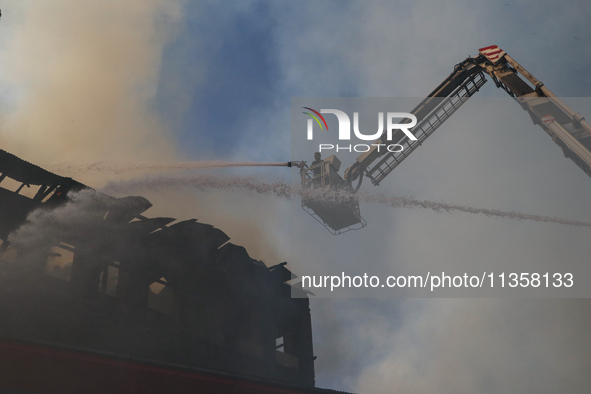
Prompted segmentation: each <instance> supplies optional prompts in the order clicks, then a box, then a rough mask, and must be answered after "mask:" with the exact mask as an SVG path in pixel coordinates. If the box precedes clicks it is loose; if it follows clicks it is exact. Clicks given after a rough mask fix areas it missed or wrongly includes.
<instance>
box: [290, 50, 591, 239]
mask: <svg viewBox="0 0 591 394" xmlns="http://www.w3.org/2000/svg"><path fill="white" fill-rule="evenodd" d="M486 74H487V75H488V76H489V77H490V78H491V79H492V81H493V82H494V83H495V85H496V86H497V87H498V88H501V89H503V90H504V91H505V92H507V93H508V94H509V95H510V96H511V97H513V98H514V99H515V101H516V102H517V103H518V104H519V105H520V106H521V108H522V109H523V110H524V111H526V112H527V113H528V114H529V116H530V117H531V119H532V121H533V123H534V124H537V125H538V126H540V127H541V128H542V129H543V130H544V131H545V132H546V133H548V135H550V137H551V138H552V141H554V142H555V143H556V144H557V145H558V146H560V148H561V149H562V151H563V153H564V156H565V157H567V158H569V159H571V160H572V161H573V162H574V163H575V164H576V165H577V166H579V167H580V168H581V169H582V170H583V171H584V172H585V173H586V174H587V175H589V176H591V125H590V124H589V123H588V122H587V121H586V120H585V118H583V117H582V116H581V115H580V114H579V113H577V112H575V111H574V110H572V109H571V108H570V107H569V106H567V105H566V104H565V103H564V102H563V101H562V100H560V99H559V98H558V97H556V95H554V93H552V92H551V91H550V90H549V89H548V88H547V87H545V86H544V84H543V83H542V82H540V81H539V80H538V79H536V78H535V77H534V76H533V75H531V74H530V73H529V72H528V71H527V70H526V69H524V68H523V67H522V66H521V65H520V64H519V63H517V62H516V61H515V60H514V59H513V58H512V57H511V56H509V55H508V54H507V53H505V51H503V50H502V49H501V48H499V47H498V46H496V45H492V46H489V47H485V48H480V49H479V54H478V56H476V57H469V58H467V59H465V60H464V61H462V62H461V63H459V64H457V65H456V66H455V67H454V70H453V72H452V73H451V74H450V75H449V76H448V77H447V78H446V79H445V80H444V81H443V82H442V83H441V84H440V85H439V86H437V88H435V90H433V91H432V92H431V93H430V94H429V95H428V96H427V97H426V98H425V99H424V100H422V101H421V102H420V103H419V104H418V105H417V106H416V107H415V108H414V109H413V110H412V111H411V112H410V113H411V114H413V115H414V116H415V117H416V118H417V120H418V122H417V124H416V126H414V127H413V128H412V129H411V130H412V134H413V135H414V136H415V137H416V140H412V139H410V138H409V137H408V136H407V134H406V133H404V132H403V131H402V130H394V131H393V133H392V138H391V139H390V140H388V139H387V133H386V131H384V132H383V134H382V135H381V136H380V138H379V139H378V140H376V141H375V142H374V143H373V144H372V145H371V148H370V149H369V150H368V151H367V152H364V153H362V154H361V155H359V157H357V159H356V161H355V162H354V163H353V165H351V166H350V167H349V168H347V169H346V170H345V172H344V178H341V177H340V175H338V173H337V172H338V170H339V168H340V161H339V160H338V159H337V158H336V157H335V156H330V157H329V158H327V159H326V160H324V161H323V162H322V163H320V164H317V165H315V166H310V167H308V166H307V165H306V164H305V163H304V162H302V163H301V165H300V174H301V182H302V208H304V210H305V211H307V212H308V213H310V214H311V215H312V216H313V217H314V218H315V219H316V220H318V221H319V222H320V223H321V224H323V225H324V226H325V227H326V228H327V229H328V230H329V231H330V232H332V233H333V234H341V233H343V232H346V231H349V230H353V229H359V228H362V227H365V225H366V222H365V220H364V219H363V218H362V217H361V215H360V211H359V201H358V199H357V195H356V194H355V193H356V192H357V191H358V190H359V188H360V186H361V182H362V180H363V177H366V178H368V179H369V180H370V181H371V182H372V184H374V185H375V186H377V185H379V184H380V183H381V182H382V181H383V180H384V178H386V177H387V176H388V175H389V174H390V173H391V172H392V171H394V169H395V168H396V167H398V165H400V163H402V161H403V160H404V159H405V158H407V157H408V156H409V155H410V154H411V153H412V152H414V150H415V149H417V148H418V147H419V146H420V145H421V144H422V143H423V142H424V141H425V140H426V139H427V138H428V137H429V136H430V135H431V134H433V132H435V130H437V129H438V128H439V127H440V126H441V125H442V124H443V123H444V122H445V121H446V120H447V119H449V118H450V117H451V115H452V114H453V113H455V112H456V111H457V110H458V109H459V108H460V107H461V106H462V105H463V104H464V103H465V102H466V101H467V100H468V99H469V98H470V97H472V96H473V95H474V94H475V93H476V92H477V91H478V90H480V88H481V87H482V86H483V85H484V84H485V83H486V81H487V79H486V76H485V75H486ZM524 79H525V80H524ZM526 81H527V82H526ZM528 82H529V83H528ZM384 144H385V145H390V144H397V145H400V146H402V149H395V150H394V151H393V152H389V151H388V150H385V149H379V147H380V146H384ZM355 181H357V185H356V186H353V182H355Z"/></svg>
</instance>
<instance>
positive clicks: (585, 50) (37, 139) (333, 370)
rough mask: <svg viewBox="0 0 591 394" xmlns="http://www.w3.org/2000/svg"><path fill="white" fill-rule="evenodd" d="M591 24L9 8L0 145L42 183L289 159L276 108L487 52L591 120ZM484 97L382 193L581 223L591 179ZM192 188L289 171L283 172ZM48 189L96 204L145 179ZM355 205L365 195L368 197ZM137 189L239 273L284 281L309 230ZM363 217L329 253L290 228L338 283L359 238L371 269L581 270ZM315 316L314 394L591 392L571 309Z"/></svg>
mask: <svg viewBox="0 0 591 394" xmlns="http://www.w3.org/2000/svg"><path fill="white" fill-rule="evenodd" d="M590 14H591V4H590V3H589V2H588V1H583V0H581V1H549V0H538V1H533V0H531V1H513V0H505V1H503V2H490V1H457V0H452V1H446V2H435V1H420V0H419V1H412V2H411V1H408V2H398V1H385V0H384V1H343V0H335V1H298V2H287V1H240V2H236V1H234V2H215V1H181V0H177V1H175V0H126V1H125V2H114V1H105V0H87V1H84V2H80V1H74V0H35V1H32V0H31V1H26V0H25V1H24V0H18V1H16V0H14V1H4V2H3V4H2V19H1V20H0V82H1V83H0V144H1V145H2V146H1V147H2V148H3V149H5V150H7V151H9V152H12V153H15V154H17V155H21V156H22V157H23V158H25V159H26V160H29V161H31V162H34V163H35V164H38V165H42V166H52V165H58V164H63V163H66V164H90V163H95V162H100V161H107V162H109V161H133V162H149V161H155V160H169V161H171V160H203V159H219V160H236V161H238V160H239V161H245V160H248V161H273V162H276V161H287V160H290V157H291V149H290V141H291V136H290V104H291V98H292V97H334V96H355V97H423V96H424V95H426V94H427V93H429V92H430V91H431V90H432V89H433V88H434V87H436V86H437V85H438V84H439V83H440V82H441V81H442V80H443V79H444V78H445V77H446V76H447V75H448V74H449V73H450V72H451V71H452V70H453V66H454V65H455V64H456V63H458V62H460V61H461V60H463V59H465V58H466V57H468V56H474V55H476V54H477V51H478V48H480V47H484V46H488V45H492V44H497V45H499V46H500V47H502V48H503V49H504V50H505V51H506V52H507V53H509V54H510V55H511V56H513V58H515V59H516V60H517V61H518V62H520V63H521V64H522V65H523V66H524V67H525V68H526V69H528V71H530V72H531V73H533V74H534V75H535V76H536V77H537V78H538V79H540V80H541V81H543V82H544V84H545V85H546V86H547V87H549V88H550V89H551V90H552V91H553V92H554V93H555V94H557V95H559V96H562V97H580V98H579V99H575V100H571V101H569V103H572V106H573V107H574V108H575V109H576V110H578V111H580V112H581V114H582V115H584V116H585V115H586V116H587V117H591V105H590V100H589V99H585V97H587V96H589V92H590V91H591V76H590V72H589V69H590V65H591V41H590V40H591V27H590V25H589V23H588V16H589V15H590ZM480 96H481V97H482V100H492V101H494V100H496V97H505V93H504V92H502V91H500V90H498V89H496V88H494V85H493V84H492V83H491V82H489V83H487V85H486V86H485V88H484V89H483V91H482V92H480ZM482 100H481V101H478V102H475V104H472V103H468V104H466V107H464V108H462V111H463V112H461V113H458V114H457V115H458V116H457V117H454V118H453V119H452V120H450V122H449V123H447V124H446V125H445V126H444V127H442V128H441V129H440V130H439V131H438V132H437V133H436V134H435V135H434V136H433V137H431V138H430V139H429V141H428V142H427V143H425V144H424V146H423V147H421V148H420V149H419V150H417V152H415V153H414V154H413V155H412V156H411V157H410V158H409V159H408V161H407V162H405V163H403V164H402V165H401V166H400V167H399V168H398V169H397V170H396V171H395V173H393V174H392V175H391V176H390V177H389V178H388V180H387V181H385V182H384V184H383V187H382V191H387V192H388V193H392V194H394V195H412V196H415V197H417V198H419V199H431V200H436V201H445V202H450V203H457V204H469V205H474V206H479V207H484V208H495V209H502V210H515V211H519V212H526V213H531V214H539V215H552V216H559V217H565V218H569V219H576V220H587V221H589V220H591V213H589V212H588V196H589V195H590V194H591V179H589V178H588V177H587V176H586V175H585V174H583V173H582V171H580V170H579V169H578V168H577V167H576V166H575V165H574V164H573V163H572V162H570V161H569V160H567V159H564V158H563V157H562V152H561V150H560V149H559V148H558V147H557V146H556V145H554V144H553V143H552V141H551V139H550V138H549V137H548V136H547V135H546V134H545V133H544V132H543V131H542V130H541V129H539V128H536V127H535V126H533V125H531V122H529V120H528V117H527V115H526V114H525V113H524V112H523V111H521V109H520V108H519V107H518V106H517V105H515V107H514V109H510V110H508V111H510V113H503V114H498V113H496V112H495V111H493V110H491V111H490V112H487V111H484V112H482V110H481V109H478V110H477V108H480V106H482V105H486V104H482V103H486V101H482ZM499 100H500V99H499ZM503 100H505V99H503ZM507 100H508V99H507ZM492 101H491V102H492ZM504 102H505V101H503V103H504ZM499 105H500V106H504V105H505V104H499ZM491 108H492V107H491ZM495 108H497V107H495ZM401 110H403V109H401ZM404 110H407V109H404ZM408 110H410V108H408ZM514 119H521V120H519V121H517V120H516V121H514ZM493 120H494V122H496V123H490V122H492V121H493ZM491 124H492V125H493V126H491ZM310 156H311V153H310ZM302 159H305V160H311V159H312V158H311V157H309V158H302ZM348 164H350V163H345V164H344V167H347V166H348ZM208 174H210V175H220V176H225V175H230V174H231V175H234V176H236V175H249V176H253V175H254V176H262V177H267V179H271V180H277V179H280V180H286V181H289V176H290V172H289V170H287V169H281V168H280V169H276V168H273V169H248V170H243V169H239V170H224V171H218V172H208ZM64 175H71V176H75V177H76V179H78V180H80V181H83V182H86V183H87V184H89V185H90V186H93V187H97V188H99V187H102V186H104V185H105V184H106V183H107V182H108V181H114V180H115V181H120V180H122V179H129V178H130V177H134V176H135V177H139V176H141V177H143V176H144V175H143V174H124V175H118V176H117V175H114V174H106V173H83V174H64ZM175 175H178V176H193V175H194V174H192V173H182V174H175ZM142 179H144V178H142ZM146 183H147V184H149V182H146ZM364 188H365V189H366V190H367V191H371V186H370V185H369V184H367V185H364ZM136 189H137V190H136ZM136 189H134V190H132V189H130V191H129V194H132V193H135V192H137V193H141V194H142V195H145V196H146V197H147V198H148V199H150V201H151V202H152V203H153V204H154V208H152V209H151V210H150V211H148V213H147V214H148V215H149V216H156V215H163V216H175V217H182V218H190V217H196V218H198V219H200V220H201V221H203V222H205V223H210V224H214V225H216V226H217V227H219V228H221V229H222V230H224V231H225V232H227V233H228V234H229V235H230V236H231V237H232V241H233V242H235V243H237V244H241V245H244V246H246V247H247V249H248V250H249V252H250V254H251V255H252V256H253V257H254V258H259V259H263V260H264V261H265V262H266V263H267V264H268V265H272V264H276V263H278V262H281V261H284V260H289V261H290V263H291V264H292V265H293V268H294V270H295V271H296V272H297V267H298V265H297V263H298V261H297V259H298V258H301V254H302V253H303V252H302V251H301V250H292V249H290V247H289V246H290V240H291V239H292V238H291V237H292V234H291V233H290V232H291V223H293V222H298V221H304V220H306V221H308V220H309V223H311V224H314V222H313V221H312V219H311V218H309V217H307V216H306V214H305V213H304V212H303V211H301V210H299V208H298V210H296V211H293V212H291V209H290V204H289V203H288V202H287V201H285V200H279V199H275V198H273V197H271V196H262V197H261V196H259V195H256V194H254V193H249V192H240V193H238V192H236V191H229V192H223V191H211V190H200V189H196V188H194V187H192V186H190V185H188V184H187V186H185V187H182V186H179V187H176V188H169V189H166V190H154V189H152V190H148V189H145V188H144V189H142V188H141V187H137V185H136ZM362 210H363V212H364V215H365V217H366V219H367V220H368V222H369V223H370V225H369V226H368V228H367V229H364V230H363V232H359V233H357V234H346V235H343V236H342V238H334V237H333V238H330V237H328V236H327V235H329V234H328V233H326V234H324V232H325V230H324V229H322V228H320V227H314V226H312V225H310V226H308V225H306V229H308V228H309V233H308V234H306V236H308V237H310V238H315V239H322V240H323V241H325V242H326V244H324V245H323V246H322V248H317V247H316V246H314V247H313V248H312V246H311V249H310V251H311V252H313V255H314V258H315V259H316V260H317V263H318V264H329V265H330V264H332V263H334V262H338V261H341V260H343V259H344V260H345V261H344V264H345V266H347V267H351V269H354V268H355V267H359V268H360V269H364V268H365V267H369V266H371V261H364V260H363V259H359V258H357V256H355V259H353V257H347V254H346V253H345V252H344V251H349V250H351V249H350V248H351V245H355V246H356V247H355V250H358V251H359V252H358V253H360V255H361V256H363V251H364V248H369V247H370V246H371V244H370V243H369V242H370V241H369V240H370V239H374V240H375V239H380V240H383V241H384V242H383V244H382V245H383V246H382V247H381V248H380V249H379V250H378V251H377V252H376V253H378V254H379V255H380V256H391V258H392V261H393V264H400V265H404V266H411V267H412V266H413V265H417V266H421V265H422V264H423V263H424V262H426V261H429V262H433V261H435V260H436V261H441V266H442V267H445V266H446V264H452V263H454V262H460V263H461V264H465V265H469V264H470V262H471V261H476V260H479V259H484V261H485V262H487V261H489V262H494V261H499V262H503V263H510V262H511V261H519V262H522V261H527V262H528V263H531V264H535V263H536V261H541V260H544V261H545V260H554V261H557V262H560V261H562V260H568V262H569V263H571V264H572V263H573V262H579V261H580V264H588V256H589V247H588V244H589V243H588V241H587V239H588V237H589V236H590V235H591V233H590V231H589V230H586V229H580V228H570V227H567V226H562V225H554V224H540V223H529V222H517V221H511V220H501V219H489V218H486V217H481V216H477V215H468V214H453V215H452V214H446V213H439V214H437V213H434V212H431V211H427V210H408V209H407V210H405V209H391V208H387V209H386V208H384V207H380V206H372V205H368V206H362ZM341 245H347V247H348V248H349V249H346V248H342V247H341ZM290 258H291V260H290ZM347 258H349V260H347ZM312 262H313V263H314V262H315V261H312ZM311 303H312V314H313V322H314V323H313V324H314V338H315V352H316V355H317V356H318V360H317V362H316V368H317V382H318V385H319V386H321V387H330V388H334V389H341V390H347V391H356V392H361V393H391V392H400V393H499V392H503V393H555V392H564V393H581V392H586V391H588V389H589V387H591V373H589V372H591V371H590V369H591V368H590V367H589V365H591V360H589V354H591V335H590V334H589V333H590V332H591V318H590V316H591V303H589V302H588V300H587V299H584V300H549V299H537V300H529V299H519V300H508V299H505V300H499V299H452V300H445V299H437V300H428V299H387V298H386V299H319V298H317V299H313V300H312V301H311Z"/></svg>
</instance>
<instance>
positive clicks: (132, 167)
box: [51, 160, 291, 174]
mask: <svg viewBox="0 0 591 394" xmlns="http://www.w3.org/2000/svg"><path fill="white" fill-rule="evenodd" d="M290 163H291V162H281V163H257V162H231V161H220V160H202V161H180V162H145V163H109V162H98V163H93V164H85V165H61V166H55V167H53V168H51V169H52V170H53V171H55V172H59V173H76V172H77V173H88V172H111V173H115V174H121V173H126V172H134V171H142V172H146V171H154V172H158V171H172V170H205V169H210V168H211V169H213V168H227V167H290V166H291V165H290Z"/></svg>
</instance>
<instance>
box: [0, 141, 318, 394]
mask: <svg viewBox="0 0 591 394" xmlns="http://www.w3.org/2000/svg"><path fill="white" fill-rule="evenodd" d="M0 173H1V174H2V175H1V176H0V239H1V240H2V244H1V245H0V316H1V319H0V341H2V342H3V343H4V345H6V346H8V347H7V348H10V347H11V346H12V348H13V349H14V346H29V347H30V346H33V345H35V346H36V345H39V346H49V348H48V349H53V351H73V352H82V354H86V355H89V356H92V357H97V355H103V356H104V357H106V358H109V357H111V358H112V359H116V360H120V361H121V360H125V362H130V361H133V362H136V361H137V362H141V363H147V365H152V366H155V367H157V368H163V367H162V366H171V367H170V368H173V367H172V366H174V368H180V370H182V371H185V372H187V371H188V372H190V371H201V372H203V371H213V372H214V373H218V372H220V373H222V375H220V376H230V377H231V379H233V380H234V381H235V380H236V379H239V378H244V379H247V380H248V379H255V380H257V379H258V380H259V381H265V382H276V383H277V384H286V385H288V386H290V387H291V386H293V387H302V388H310V389H311V390H313V392H316V390H319V389H313V386H314V358H315V357H314V354H313V348H312V331H311V321H310V310H309V301H308V298H307V296H306V294H305V293H303V292H302V291H301V290H300V289H298V288H294V287H293V286H291V285H290V284H288V283H287V282H289V281H290V280H291V279H293V278H294V277H295V276H294V275H293V274H292V273H291V272H290V271H289V270H288V269H287V268H286V267H285V263H283V264H279V265H275V266H272V267H267V266H266V265H265V264H264V263H263V262H261V261H257V260H254V259H252V258H251V257H249V255H248V253H247V252H246V250H245V249H244V248H243V247H241V246H237V245H234V244H232V243H230V242H229V237H228V236H227V235H226V234H225V233H224V232H223V231H221V230H219V229H217V228H215V227H214V226H211V225H208V224H203V223H200V222H198V221H197V220H195V219H193V220H185V221H175V219H172V218H164V217H156V218H148V217H146V216H143V214H144V213H145V211H146V210H148V209H149V208H150V207H151V204H150V202H149V201H148V200H146V199H145V198H143V197H124V198H115V197H112V196H109V195H106V194H103V193H100V192H98V191H96V190H93V189H91V188H89V187H87V186H85V185H83V184H81V183H79V182H76V181H74V180H72V179H70V178H65V177H61V176H58V175H55V174H52V173H50V172H48V171H46V170H44V169H42V168H40V167H38V166H35V165H33V164H31V163H28V162H26V161H24V160H22V159H20V158H18V157H16V156H14V155H12V154H10V153H8V152H5V151H0ZM25 191H26V193H25ZM292 293H294V294H295V295H296V296H298V295H299V297H295V298H292ZM300 293H301V294H300ZM29 349H30V348H29ZM19 354H22V353H19ZM75 354H78V353H75ZM6 357H7V356H6ZM6 357H4V358H3V356H2V353H1V351H0V364H1V365H0V367H2V368H3V369H4V371H5V372H6V371H7V369H6V368H8V370H10V368H13V369H15V368H17V367H16V366H15V365H14V361H11V360H6ZM101 357H102V356H101ZM138 360H139V361H138ZM167 368H168V367H167ZM174 368H173V369H174ZM15 373H17V374H18V371H17V372H15ZM51 373H53V374H56V373H58V374H59V373H63V371H62V372H60V371H58V372H55V371H53V372H51ZM224 374H226V375H224ZM227 374H229V375H227ZM0 375H1V373H0ZM12 378H14V376H13V377H12ZM71 378H72V379H75V376H71ZM6 379H8V380H6ZM10 379H11V377H9V376H6V377H4V378H0V387H3V386H2V384H6V385H10V384H9V383H6V382H10ZM94 379H97V378H94ZM120 379H125V377H121V378H120ZM220 379H221V378H220ZM3 382H4V383H3ZM28 389H30V390H32V391H33V389H35V387H28ZM88 392H90V391H88ZM170 392H174V390H173V391H170ZM179 392H182V390H181V391H179ZM196 392H197V391H196ZM258 392H264V390H258ZM305 392H308V391H305Z"/></svg>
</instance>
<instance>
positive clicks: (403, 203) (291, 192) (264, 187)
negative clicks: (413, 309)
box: [102, 176, 591, 227]
mask: <svg viewBox="0 0 591 394" xmlns="http://www.w3.org/2000/svg"><path fill="white" fill-rule="evenodd" d="M187 187H190V188H196V189H222V190H233V189H234V190H236V189H239V190H248V191H251V192H254V193H257V194H263V195H274V196H277V197H281V198H288V199H289V198H292V197H298V196H300V195H301V190H300V189H299V188H294V187H292V186H291V185H290V184H289V183H285V182H281V181H277V182H263V181H260V180H258V179H256V178H248V177H227V178H221V177H212V176H194V177H182V178H175V177H168V176H159V177H155V178H151V179H145V178H144V179H132V180H127V181H114V182H110V183H108V184H107V185H106V186H105V187H104V188H103V189H102V191H104V192H105V193H115V194H125V193H129V192H136V191H141V190H155V189H158V188H162V189H174V188H187ZM358 196H359V201H360V202H362V203H373V204H382V205H386V206H389V207H393V208H407V209H408V208H410V209H429V210H431V211H435V212H439V213H440V212H446V213H449V214H453V213H458V212H461V213H470V214H479V215H484V216H486V217H489V218H502V219H513V220H529V221H534V222H543V223H559V224H565V225H568V226H577V227H591V222H584V221H578V220H570V219H562V218H557V217H553V216H546V215H532V214H527V213H521V212H514V211H502V210H499V209H489V208H477V207H473V206H469V205H458V204H449V203H445V202H438V201H430V200H419V199H416V198H414V197H397V196H391V195H386V194H366V193H363V194H358ZM344 197H346V195H345V196H344Z"/></svg>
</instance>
